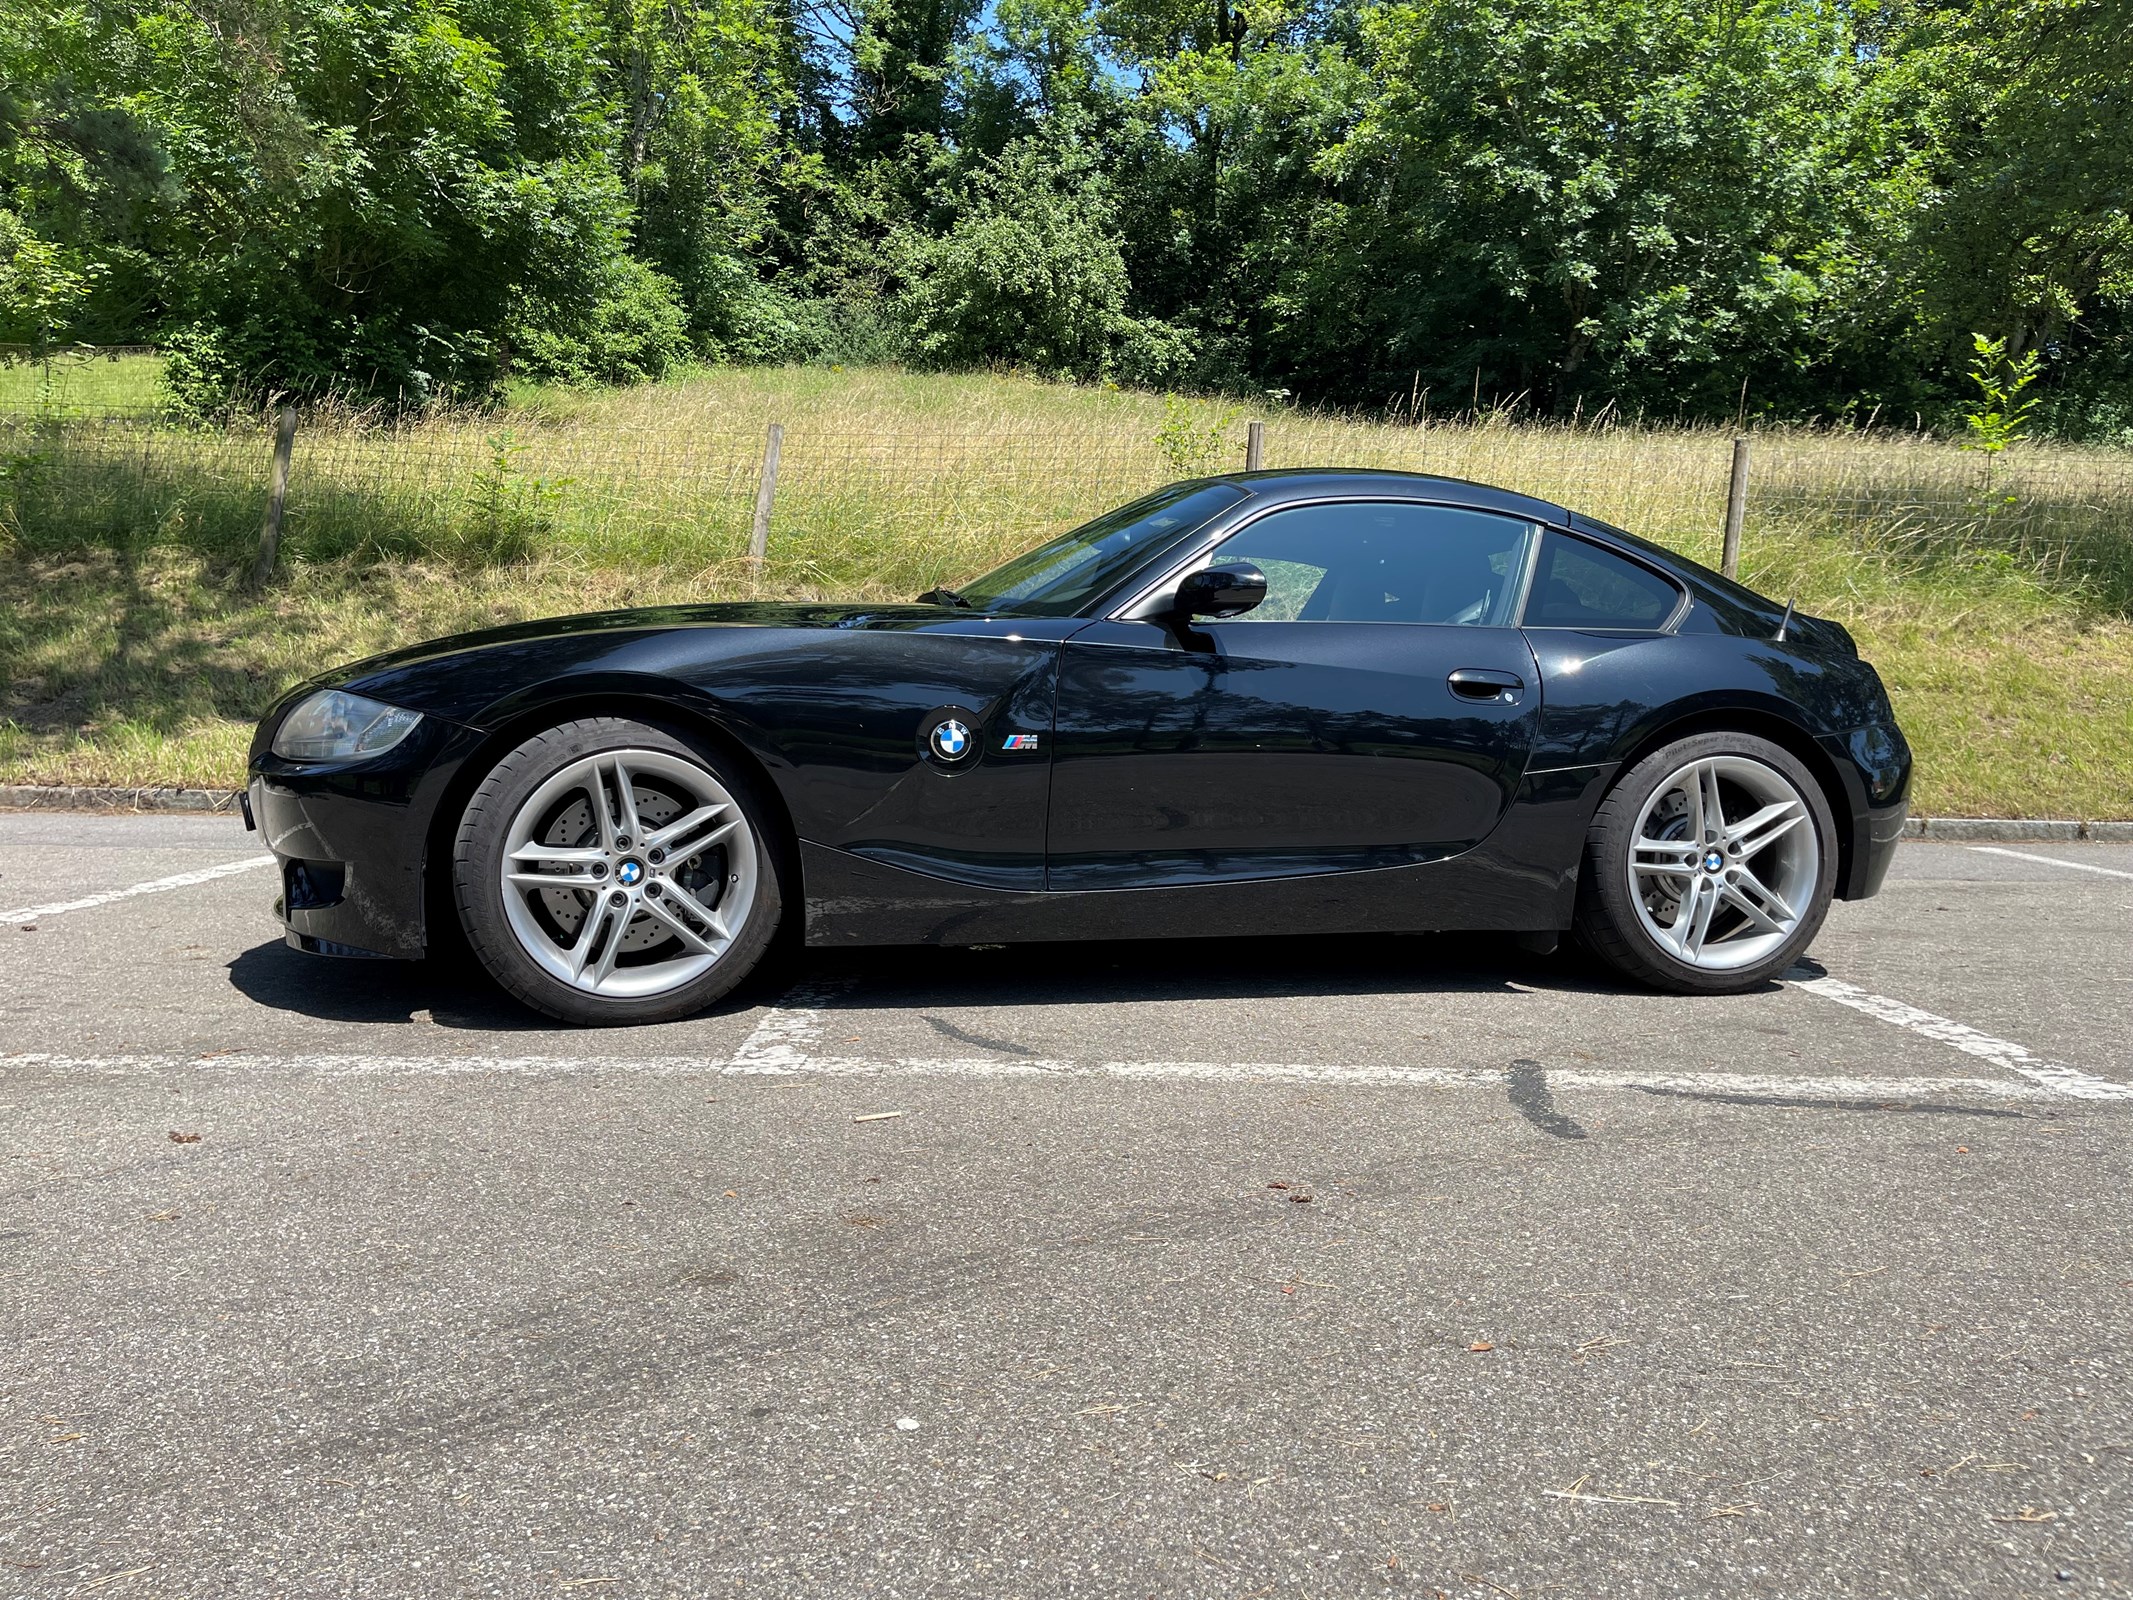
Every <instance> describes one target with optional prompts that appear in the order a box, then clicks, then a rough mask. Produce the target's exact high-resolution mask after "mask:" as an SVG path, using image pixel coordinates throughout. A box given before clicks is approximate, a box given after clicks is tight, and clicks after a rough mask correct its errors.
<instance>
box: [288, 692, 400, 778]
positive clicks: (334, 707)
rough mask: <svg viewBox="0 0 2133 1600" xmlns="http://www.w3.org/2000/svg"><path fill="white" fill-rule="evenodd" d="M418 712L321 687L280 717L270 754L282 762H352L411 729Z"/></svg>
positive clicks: (389, 744)
mask: <svg viewBox="0 0 2133 1600" xmlns="http://www.w3.org/2000/svg"><path fill="white" fill-rule="evenodd" d="M421 720H422V713H421V712H419V711H403V710H402V709H401V708H400V707H398V706H389V705H386V704H385V703H384V702H383V701H381V700H366V699H364V698H363V697H362V696H361V695H359V694H350V693H349V692H348V691H347V690H345V689H321V690H320V691H319V692H318V693H317V694H314V695H311V696H308V697H307V698H305V699H304V700H302V701H300V702H299V703H298V705H297V707H296V709H295V710H294V711H292V712H290V713H289V714H288V715H287V716H286V717H283V718H282V719H281V727H280V728H278V729H277V730H276V731H275V734H274V746H273V748H274V753H275V754H276V755H278V756H280V757H281V758H282V759H283V760H285V761H355V760H358V759H360V758H361V757H363V756H375V755H381V754H383V753H384V752H385V751H387V750H390V749H391V748H392V747H393V746H394V745H396V744H398V743H399V742H400V741H401V740H402V739H405V738H406V737H407V736H408V735H409V734H411V733H413V732H414V731H415V724H416V723H418V722H420V721H421Z"/></svg>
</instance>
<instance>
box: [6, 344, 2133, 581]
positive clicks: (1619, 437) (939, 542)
mask: <svg viewBox="0 0 2133 1600" xmlns="http://www.w3.org/2000/svg"><path fill="white" fill-rule="evenodd" d="M4 354H5V353H4V352H0V356H4ZM140 359H146V358H143V357H140V356H139V355H138V353H126V354H125V355H124V357H123V358H122V359H119V360H105V359H103V358H102V357H101V356H99V357H98V358H97V359H96V360H85V361H82V362H80V363H78V365H77V367H76V369H74V371H73V373H72V375H71V376H70V377H66V379H65V381H62V380H61V378H60V377H55V376H53V375H52V373H50V372H44V373H42V374H40V372H39V370H38V368H37V366H36V364H34V363H17V364H15V365H13V366H0V380H8V381H0V536H4V537H5V538H6V539H8V540H11V541H12V542H13V543H14V544H15V545H16V546H17V547H19V548H20V549H22V550H25V551H29V552H55V553H56V552H64V551H68V550H74V549H81V548H90V547H118V548H136V547H140V546H144V545H155V544H163V545H176V546H181V547H186V548H190V549H194V550H197V551H199V552H201V553H202V554H204V555H206V556H208V557H210V558H212V559H215V560H218V561H224V562H228V563H230V564H231V565H233V566H237V565H242V564H244V563H247V562H249V561H250V560H251V559H252V557H253V554H254V552H255V550H256V549H257V546H258V542H259V539H260V534H261V525H262V519H263V512H264V508H265V505H266V501H267V498H268V483H269V473H270V462H271V459H272V450H273V422H272V419H269V418H261V419H257V420H250V419H248V420H243V421H239V422H233V423H230V424H227V425H223V426H214V427H208V426H200V425H189V424H186V423H184V422H182V421H179V420H177V419H175V418H173V417H171V416H170V415H168V414H167V412H166V411H164V410H163V409H162V407H161V405H160V403H159V402H158V401H157V400H156V399H155V393H156V391H155V388H154V386H153V385H148V386H146V387H144V386H142V385H141V383H140V382H139V374H138V372H135V374H134V375H133V377H131V378H129V379H127V380H126V381H127V382H128V383H131V384H132V387H131V388H130V389H126V388H125V385H124V384H121V383H120V380H119V378H117V377H115V376H113V374H114V373H123V372H125V371H126V370H127V362H128V361H130V360H131V361H137V360H140ZM105 368H109V369H111V370H110V371H108V372H107V371H104V370H103V369H105ZM92 376H93V377H94V379H95V383H92V382H91V381H90V378H91V377H92ZM97 383H101V384H104V385H105V387H106V389H108V390H109V391H110V394H105V395H104V397H103V398H101V399H99V398H98V394H99V391H98V390H97V389H96V384H97ZM122 389H123V390H124V394H122V395H120V396H119V398H117V399H113V398H111V395H112V394H119V391H120V390H122ZM127 395H130V396H131V399H130V400H129V399H127V398H125V396H127ZM764 443H765V439H764V431H763V426H762V423H761V422H759V421H756V420H754V419H748V420H741V419H737V418H734V417H732V416H731V415H726V414H715V415H705V414H702V413H701V412H699V411H692V410H690V409H688V408H687V407H685V406H677V407H676V408H675V411H674V414H673V415H672V416H670V417H667V418H664V419H660V420H658V421H657V422H655V423H652V424H645V423H642V422H639V423H636V424H633V425H621V424H618V423H617V422H616V421H615V420H614V419H613V418H606V419H602V418H599V417H597V416H595V417H590V418H581V419H577V420H571V419H568V418H565V419H560V420H548V419H542V418H540V417H538V416H527V417H518V416H512V415H508V414H507V415H505V416H503V417H501V418H499V417H480V416H467V415H447V416H441V417H433V418H428V419H425V420H421V421H418V422H412V423H406V424H401V425H383V424H380V423H378V422H376V421H374V420H368V419H364V418H361V417H348V416H332V415H321V416H315V417H307V418H305V419H303V420H302V422H301V423H300V425H299V426H298V427H297V429H296V433H295V438H294V445H293V456H292V460H291V463H290V472H289V479H288V493H287V501H286V507H285V511H284V524H283V528H282V532H281V538H280V559H281V560H282V561H283V562H284V563H289V562H297V563H302V562H328V561H358V562H360V561H407V562H435V563H442V564H446V565H452V566H502V565H507V564H511V563H518V562H562V563H569V564H576V565H580V566H583V567H586V568H598V569H615V570H657V571H660V572H665V573H673V572H681V571H686V572H690V573H699V574H702V575H703V576H704V584H705V586H706V588H707V590H724V589H733V590H735V591H736V592H739V591H740V590H741V586H743V585H746V586H751V587H753V588H757V589H761V590H764V591H765V592H779V593H815V592H821V593H828V592H850V593H856V594H871V595H881V594H890V593H910V592H915V589H916V588H922V587H925V586H927V585H929V584H932V583H936V582H942V581H953V580H954V579H956V578H958V577H962V576H968V575H969V574H971V573H972V572H975V571H978V570H982V569H983V568H984V567H986V566H988V565H991V564H992V563H994V562H996V561H997V560H999V559H1001V558H1003V557H1004V556H1005V555H1006V554H1008V553H1010V552H1012V551H1013V550H1015V549H1018V548H1021V547H1023V546H1026V545H1027V544H1029V543H1031V542H1033V541H1034V540H1036V539H1037V538H1040V537H1042V536H1043V535H1045V534H1047V533H1048V532H1050V531H1053V530H1055V529H1058V528H1062V527H1065V526H1069V525H1071V524H1072V523H1075V522H1078V521H1080V520H1083V519H1085V518H1087V517H1089V516H1091V515H1094V514H1095V513H1096V512H1098V511H1100V510H1103V509H1104V508H1106V507H1107V506H1110V505H1112V504H1115V503H1117V502H1119V501H1121V500H1124V499H1126V498H1129V497H1131V496H1132V495H1135V494H1137V493H1140V492H1143V491H1145V490H1148V489H1151V488H1154V487H1156V486H1158V485H1160V484H1162V483H1165V482H1169V481H1172V480H1175V479H1177V478H1180V477H1186V476H1192V475H1196V474H1199V473H1203V472H1210V471H1233V470H1237V469H1239V468H1241V467H1243V466H1244V465H1245V458H1244V452H1245V426H1244V424H1243V423H1242V422H1241V421H1223V422H1221V424H1220V425H1219V426H1213V427H1211V428H1210V429H1209V430H1208V431H1207V432H1206V433H1205V434H1203V435H1201V436H1199V437H1197V438H1188V439H1186V440H1184V441H1182V442H1181V441H1180V440H1179V439H1177V438H1176V437H1174V436H1173V437H1167V438H1166V437H1165V434H1164V430H1160V429H1158V428H1156V427H1153V426H1151V425H1148V423H1147V421H1146V418H1145V417H1144V416H1142V417H1140V418H1139V419H1138V420H1137V421H1135V420H1121V419H1120V418H1119V417H1116V416H1113V417H1109V418H1107V419H1105V420H1101V421H1088V420H1084V421H1079V422H1076V421H1071V420H1069V421H1064V422H1061V423H1060V424H1058V425H1056V426H1051V425H1039V424H1035V423H1030V422H1025V421H1017V420H1012V419H1002V420H1001V421H1000V422H999V424H998V425H996V426H987V427H971V426H967V425H965V426H954V427H935V426H928V427H923V428H916V429H914V428H909V427H887V428H879V429H874V428H865V429H854V428H851V427H848V426H847V427H837V428H832V427H811V426H810V425H809V422H808V419H807V418H806V417H804V416H802V417H799V418H797V419H790V420H788V422H787V424H786V426H785V429H784V443H783V448H782V452H781V456H780V463H779V469H778V472H777V477H776V483H775V493H774V496H773V499H772V505H771V514H770V520H769V530H768V540H767V546H766V559H765V560H764V561H763V562H762V563H761V565H760V567H758V566H757V565H756V564H754V563H751V562H750V561H749V559H748V552H749V539H750V533H751V525H752V522H753V520H754V513H755V506H756V501H757V496H758V490H759V488H760V487H761V482H762V473H763V466H764ZM1264 446H1265V447H1264V464H1265V465H1266V466H1268V467H1300V466H1354V467H1384V468H1394V469H1400V470H1407V471H1421V472H1432V473H1442V474H1445V475H1448V476H1452V477H1461V478H1471V479H1476V480H1479V481H1483V482H1488V483H1494V484H1499V485H1502V486H1504V487H1506V488H1511V489H1517V490H1521V491H1524V492H1526V493H1530V494H1535V495H1538V496H1540V497H1541V498H1543V499H1547V500H1551V501H1554V502H1557V503H1559V504H1565V505H1570V506H1574V507H1576V508H1577V509H1579V510H1581V511H1584V512H1586V513H1588V514H1590V515H1593V516H1596V517H1599V518H1601V519H1602V520H1605V521H1608V522H1612V523H1615V524H1617V525H1620V526H1623V527H1626V528H1629V529H1632V530H1634V531H1636V532H1639V533H1643V534H1646V535H1647V536H1650V537H1653V538H1656V539H1659V540H1661V541H1662V542H1665V543H1667V544H1670V545H1672V546H1674V547H1675V548H1678V549H1680V550H1682V551H1684V552H1685V553H1687V554H1690V555H1692V556H1695V557H1697V558H1699V559H1702V560H1705V561H1707V562H1709V563H1711V564H1712V565H1714V566H1715V565H1717V564H1718V560H1719V549H1720V539H1721V533H1722V529H1723V526H1724V523H1725V516H1726V498H1727V486H1728V476H1729V468H1730V464H1731V454H1732V444H1731V438H1730V436H1729V435H1727V434H1725V433H1723V432H1720V431H1717V430H1708V429H1667V430H1652V429H1640V428H1632V427H1625V426H1612V427H1597V428H1595V427H1590V426H1587V427H1568V426H1561V425H1540V424H1523V425H1521V424H1516V423H1510V422H1507V421H1505V420H1504V419H1501V418H1486V417H1484V418H1480V419H1468V420H1463V421H1455V422H1450V423H1443V422H1432V423H1429V424H1426V425H1423V424H1409V425H1388V424H1382V423H1368V422H1358V421H1353V420H1345V419H1340V418H1335V417H1328V416H1317V415H1311V414H1303V413H1292V414H1286V415H1281V416H1276V417H1274V418H1271V419H1269V420H1268V421H1267V423H1266V426H1265V431H1264ZM1803 537H1805V538H1809V539H1811V540H1812V541H1814V542H1815V543H1816V544H1817V545H1818V546H1826V547H1827V548H1831V549H1835V550H1837V551H1840V552H1843V553H1844V554H1846V555H1847V557H1848V558H1850V559H1854V560H1859V561H1865V560H1868V559H1872V560H1877V561H1883V562H1888V561H1909V562H1941V563H1947V562H1955V563H1959V564H1960V563H1969V564H1973V565H1980V566H1985V567H1992V566H1999V567H2005V568H2012V569H2015V570H2018V571H2020V572H2022V573H2024V574H2028V575H2032V576H2034V577H2036V578H2037V579H2039V580H2040V581H2046V582H2050V583H2053V584H2057V585H2062V586H2067V587H2070V588H2078V589H2079V590H2080V591H2081V592H2082V593H2084V594H2085V595H2087V596H2089V597H2090V598H2091V599H2093V600H2095V601H2099V602H2101V603H2102V604H2103V605H2105V606H2106V607H2107V608H2108V609H2110V610H2112V611H2115V612H2117V613H2119V614H2133V455H2128V454H2126V453H2124V452H2113V451H2095V450H2076V449H2060V448H2055V447H2050V446H2045V445H2024V446H2019V447H2017V448H2015V449H2012V450H2009V451H2008V452H2006V453H2005V454H2004V455H2000V456H1985V455H1980V454H1974V453H1969V452H1965V451H1961V450H1959V449H1956V448H1954V447H1952V446H1950V445H1949V444H1947V443H1946V442H1944V441H1940V440H1936V439H1933V438H1931V437H1928V436H1925V435H1914V434H1889V433H1878V434H1867V433H1846V432H1834V431H1829V430H1809V429H1793V430H1770V431H1765V432H1759V433H1757V434H1755V435H1754V436H1753V438H1752V442H1751V468H1750V475H1749V480H1748V496H1747V516H1746V559H1745V565H1744V576H1746V577H1747V578H1749V579H1750V580H1751V581H1753V580H1754V579H1755V578H1756V575H1757V570H1758V566H1759V564H1767V561H1768V560H1769V559H1770V552H1771V551H1772V550H1773V549H1774V548H1776V547H1777V546H1778V545H1779V544H1781V543H1783V542H1784V541H1794V542H1797V541H1798V540H1799V539H1801V538H1803Z"/></svg>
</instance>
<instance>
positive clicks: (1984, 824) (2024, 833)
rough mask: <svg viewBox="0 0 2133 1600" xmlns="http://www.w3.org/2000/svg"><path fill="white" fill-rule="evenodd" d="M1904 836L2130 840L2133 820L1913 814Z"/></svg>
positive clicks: (1974, 840)
mask: <svg viewBox="0 0 2133 1600" xmlns="http://www.w3.org/2000/svg"><path fill="white" fill-rule="evenodd" d="M1903 836H1904V837H1905V838H1906V839H1925V840H1929V841H1930V840H1939V841H1940V842H1942V843H1944V844H2051V843H2059V844H2072V843H2074V842H2076V841H2081V840H2085V841H2087V842H2089V843H2091V844H2133V822H2057V821H2043V820H2038V819H2025V818H2017V817H1913V818H1911V819H1910V820H1909V821H1908V822H1906V823H1905V824H1904V828H1903Z"/></svg>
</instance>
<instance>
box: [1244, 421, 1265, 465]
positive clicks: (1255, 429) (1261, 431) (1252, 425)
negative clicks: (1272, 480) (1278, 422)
mask: <svg viewBox="0 0 2133 1600" xmlns="http://www.w3.org/2000/svg"><path fill="white" fill-rule="evenodd" d="M1265 465H1266V424H1265V423H1263V422H1247V423H1246V424H1245V425H1244V470H1245V471H1246V472H1257V471H1258V470H1259V469H1260V468H1261V467H1263V466H1265Z"/></svg>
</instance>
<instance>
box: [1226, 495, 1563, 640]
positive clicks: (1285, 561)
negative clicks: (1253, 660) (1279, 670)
mask: <svg viewBox="0 0 2133 1600" xmlns="http://www.w3.org/2000/svg"><path fill="white" fill-rule="evenodd" d="M1538 531H1539V530H1537V529H1536V528H1535V527H1534V526H1533V524H1531V523H1529V522H1520V521H1518V520H1517V519H1516V518H1513V517H1500V516H1497V515H1496V514H1494V513H1493V512H1488V511H1467V510H1464V509H1462V508H1460V507H1457V506H1419V505H1405V504H1401V503H1398V502H1394V501H1349V502H1346V503H1343V504H1338V505H1323V506H1292V507H1290V508H1289V509H1287V510H1285V511H1273V512H1269V513H1268V514H1267V515H1266V516H1263V517H1261V518H1260V519H1259V520H1258V521H1257V522H1254V523H1251V524H1250V525H1249V526H1247V527H1244V528H1240V529H1239V530H1238V531H1237V532H1236V533H1234V534H1232V535H1231V536H1230V537H1229V538H1228V539H1226V540H1224V541H1223V542H1222V544H1221V545H1220V546H1219V547H1217V549H1216V550H1215V553H1214V559H1215V560H1216V561H1218V562H1220V561H1249V562H1251V563H1252V564H1253V565H1254V566H1256V567H1258V568H1259V569H1260V570H1261V571H1262V572H1264V573H1265V574H1266V578H1267V597H1266V599H1265V600H1264V601H1262V602H1261V603H1260V604H1259V605H1258V606H1257V607H1255V608H1254V609H1253V610H1251V611H1248V612H1246V613H1245V614H1244V615H1243V616H1241V617H1238V618H1236V619H1235V620H1236V621H1238V622H1430V623H1466V624H1471V625H1474V626H1480V627H1505V626H1508V625H1509V624H1510V622H1511V619H1512V610H1513V608H1514V607H1515V606H1516V605H1517V604H1518V589H1519V585H1520V583H1521V581H1522V580H1523V579H1524V577H1525V571H1526V553H1527V552H1528V551H1529V550H1530V549H1531V548H1532V543H1533V539H1534V537H1535V536H1536V534H1537V533H1538Z"/></svg>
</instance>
